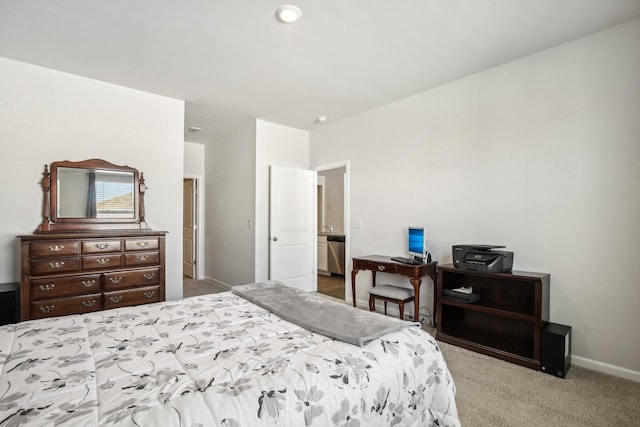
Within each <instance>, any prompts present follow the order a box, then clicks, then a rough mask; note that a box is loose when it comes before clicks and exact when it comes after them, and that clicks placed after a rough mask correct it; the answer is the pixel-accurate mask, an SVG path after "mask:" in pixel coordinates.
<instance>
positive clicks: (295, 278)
mask: <svg viewBox="0 0 640 427" xmlns="http://www.w3.org/2000/svg"><path fill="white" fill-rule="evenodd" d="M270 172H271V174H270V195H269V204H270V205H269V239H270V245H269V278H270V279H271V280H280V281H282V282H284V283H285V284H286V285H288V286H291V287H294V288H298V289H302V290H304V291H309V292H312V291H315V290H316V288H317V283H318V282H317V280H318V279H317V276H316V267H315V265H316V262H315V261H316V249H317V248H316V224H315V220H316V217H315V212H316V181H317V174H316V172H315V171H310V170H304V169H293V168H286V167H282V166H271V170H270Z"/></svg>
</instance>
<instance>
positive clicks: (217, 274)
mask: <svg viewBox="0 0 640 427" xmlns="http://www.w3.org/2000/svg"><path fill="white" fill-rule="evenodd" d="M255 153H256V128H255V125H254V124H252V125H251V126H248V127H245V128H244V129H243V130H241V131H239V132H236V133H234V134H231V135H227V136H225V137H223V138H221V139H220V140H218V141H215V143H212V144H210V145H207V147H206V150H205V159H206V160H205V166H206V171H207V176H206V179H205V182H206V190H205V199H206V200H205V212H206V218H205V221H206V224H205V236H206V237H205V259H204V262H205V275H206V276H207V277H208V278H209V279H211V280H213V281H215V282H218V283H220V284H223V285H239V284H245V283H251V282H253V281H254V276H255V259H254V257H255V247H254V241H255V234H254V229H253V228H249V227H248V222H249V220H250V219H251V220H252V221H253V220H254V214H255V199H256V190H255V176H256V170H255V157H256V154H255Z"/></svg>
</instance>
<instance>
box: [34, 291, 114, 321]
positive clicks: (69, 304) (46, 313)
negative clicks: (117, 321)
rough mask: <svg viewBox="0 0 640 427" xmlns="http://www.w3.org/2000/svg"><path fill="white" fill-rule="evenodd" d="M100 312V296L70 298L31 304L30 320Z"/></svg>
mask: <svg viewBox="0 0 640 427" xmlns="http://www.w3.org/2000/svg"><path fill="white" fill-rule="evenodd" d="M99 310H102V295H101V294H93V295H83V296H79V297H70V298H56V299H48V300H42V301H33V302H32V303H31V314H32V316H31V318H32V319H41V318H43V317H53V316H64V315H67V314H82V313H89V312H92V311H99Z"/></svg>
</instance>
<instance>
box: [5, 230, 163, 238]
mask: <svg viewBox="0 0 640 427" xmlns="http://www.w3.org/2000/svg"><path fill="white" fill-rule="evenodd" d="M165 234H167V232H166V231H154V230H150V229H145V230H100V231H65V232H47V233H34V234H24V235H20V236H17V238H19V239H20V240H22V241H29V240H52V239H55V240H59V239H98V238H109V237H112V238H113V237H144V236H164V235H165Z"/></svg>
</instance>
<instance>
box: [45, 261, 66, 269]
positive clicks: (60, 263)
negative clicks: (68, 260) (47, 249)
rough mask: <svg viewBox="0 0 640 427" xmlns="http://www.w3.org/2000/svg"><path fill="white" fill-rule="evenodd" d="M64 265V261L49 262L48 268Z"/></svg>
mask: <svg viewBox="0 0 640 427" xmlns="http://www.w3.org/2000/svg"><path fill="white" fill-rule="evenodd" d="M63 266H64V262H50V263H49V268H61V267H63Z"/></svg>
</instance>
